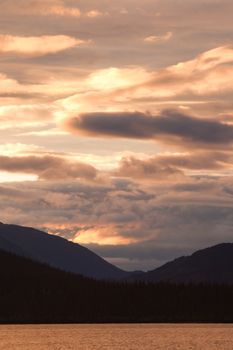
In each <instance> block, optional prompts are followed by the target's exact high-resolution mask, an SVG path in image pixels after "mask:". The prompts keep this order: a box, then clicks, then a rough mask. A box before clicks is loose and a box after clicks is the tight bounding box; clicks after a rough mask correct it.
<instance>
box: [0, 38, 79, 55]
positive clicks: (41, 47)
mask: <svg viewBox="0 0 233 350" xmlns="http://www.w3.org/2000/svg"><path fill="white" fill-rule="evenodd" d="M83 43H84V41H83V40H79V39H75V38H72V37H69V36H66V35H43V36H38V37H33V36H31V37H30V36H28V37H20V36H12V35H0V52H1V53H16V54H20V55H29V56H43V55H48V54H53V53H56V52H60V51H64V50H67V49H70V48H72V47H75V46H78V45H81V44H83Z"/></svg>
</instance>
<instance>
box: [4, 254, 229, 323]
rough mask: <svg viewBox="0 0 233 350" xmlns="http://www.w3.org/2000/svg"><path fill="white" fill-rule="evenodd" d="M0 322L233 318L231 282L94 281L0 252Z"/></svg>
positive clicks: (102, 321)
mask: <svg viewBox="0 0 233 350" xmlns="http://www.w3.org/2000/svg"><path fill="white" fill-rule="evenodd" d="M0 281H1V283H0V323H81V322H82V323H105V322H113V323H118V322H126V323H130V322H233V286H231V285H211V284H209V285H207V284H206V285H204V284H202V285H201V284H199V285H191V284H186V285H184V284H169V283H157V284H155V283H154V284H153V283H145V282H134V283H127V282H110V281H96V280H92V279H88V278H85V277H82V276H78V275H74V274H71V273H66V272H63V271H60V270H57V269H55V268H51V267H49V266H46V265H42V264H40V263H37V262H33V261H31V260H29V259H26V258H22V257H18V256H16V255H12V254H10V253H6V252H3V251H2V252H0Z"/></svg>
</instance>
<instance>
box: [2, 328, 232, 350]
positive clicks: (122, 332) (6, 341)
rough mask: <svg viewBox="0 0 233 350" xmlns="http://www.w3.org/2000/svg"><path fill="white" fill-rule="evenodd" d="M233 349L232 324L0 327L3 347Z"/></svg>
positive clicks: (5, 349)
mask: <svg viewBox="0 0 233 350" xmlns="http://www.w3.org/2000/svg"><path fill="white" fill-rule="evenodd" d="M50 349H52V350H69V349H72V350H76V349H77V350H79V349H80V350H96V349H99V350H102V349H103V350H105V349H113V350H130V349H140V350H141V349H142V350H149V349H155V350H157V349H158V350H159V349H164V350H178V349H179V350H191V349H200V350H210V349H211V350H212V349H214V350H222V349H224V350H228V349H229V350H230V349H231V350H232V349H233V325H144V324H143V325H140V324H138V325H127V324H125V325H48V326H47V325H40V326H0V350H50Z"/></svg>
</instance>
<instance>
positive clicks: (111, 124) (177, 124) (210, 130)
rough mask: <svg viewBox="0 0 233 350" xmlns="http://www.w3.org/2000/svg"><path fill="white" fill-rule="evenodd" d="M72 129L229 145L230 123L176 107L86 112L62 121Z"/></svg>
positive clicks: (232, 139) (232, 137) (232, 132)
mask: <svg viewBox="0 0 233 350" xmlns="http://www.w3.org/2000/svg"><path fill="white" fill-rule="evenodd" d="M65 127H66V128H67V129H68V130H69V131H70V132H72V133H77V134H80V135H86V136H92V137H116V138H133V139H142V140H156V141H160V142H165V143H168V144H169V143H170V144H175V143H180V144H182V143H187V144H199V145H202V146H204V145H207V146H208V147H219V146H220V145H230V144H231V143H232V142H233V126H232V125H229V124H224V123H222V122H220V121H217V120H214V119H203V118H196V117H192V116H188V115H184V114H180V113H179V112H176V111H164V112H163V113H162V114H161V115H158V116H154V115H151V114H144V113H140V112H119V113H117V112H114V113H100V112H98V113H86V114H81V115H80V116H78V117H73V118H70V119H68V120H67V121H66V122H65Z"/></svg>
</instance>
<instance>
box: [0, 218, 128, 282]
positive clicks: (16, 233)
mask: <svg viewBox="0 0 233 350" xmlns="http://www.w3.org/2000/svg"><path fill="white" fill-rule="evenodd" d="M0 249H1V250H5V251H7V252H11V253H14V254H17V255H22V256H25V257H29V258H31V259H33V260H35V261H38V262H42V263H46V264H48V265H51V266H54V267H57V268H59V269H61V270H64V271H68V272H73V273H76V274H81V275H83V276H87V277H92V278H96V279H113V280H115V279H121V278H124V277H126V276H127V275H128V273H127V272H125V271H123V270H121V269H119V268H117V267H116V266H114V265H112V264H110V263H108V262H107V261H105V260H104V259H102V258H101V257H99V256H98V255H96V254H95V253H93V252H92V251H90V250H89V249H87V248H85V247H82V246H81V245H79V244H75V243H72V242H69V241H67V240H66V239H63V238H61V237H57V236H53V235H49V234H47V233H45V232H42V231H39V230H35V229H33V228H29V227H22V226H16V225H5V224H2V223H1V224H0Z"/></svg>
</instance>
